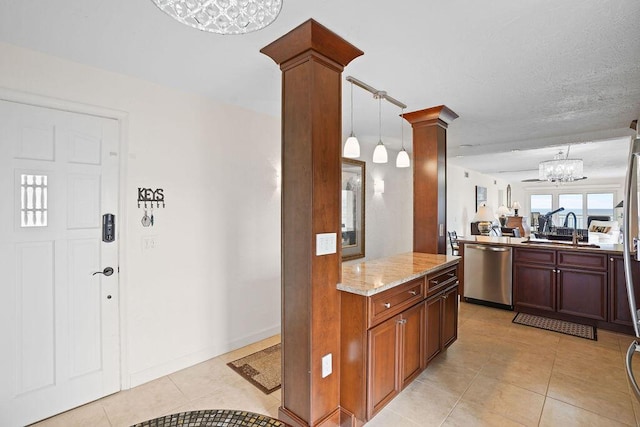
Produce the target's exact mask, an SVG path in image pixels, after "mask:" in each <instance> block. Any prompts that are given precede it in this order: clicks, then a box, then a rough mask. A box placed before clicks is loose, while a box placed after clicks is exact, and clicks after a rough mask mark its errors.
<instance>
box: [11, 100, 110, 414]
mask: <svg viewBox="0 0 640 427" xmlns="http://www.w3.org/2000/svg"><path fill="white" fill-rule="evenodd" d="M118 132H119V130H118V123H117V121H115V120H110V119H105V118H100V117H95V116H89V115H83V114H76V113H70V112H64V111H59V110H54V109H48V108H40V107H34V106H30V105H24V104H19V103H15V102H7V101H2V100H0V197H2V200H6V201H9V203H1V204H0V271H2V272H3V277H2V284H3V292H4V293H5V294H4V295H3V298H2V299H0V342H2V343H3V348H4V349H5V350H6V351H3V352H0V425H24V424H28V423H31V422H34V421H38V420H40V419H43V418H46V417H49V416H52V415H55V414H57V413H60V412H63V411H66V410H68V409H71V408H73V407H75V406H79V405H81V404H84V403H87V402H90V401H92V400H95V399H98V398H100V397H103V396H105V395H107V394H111V393H114V392H116V391H118V390H119V389H120V371H119V369H120V366H119V344H118V343H119V335H118V332H119V324H118V320H119V313H118V274H117V273H116V274H113V275H112V276H110V277H105V276H103V275H95V276H94V275H93V273H94V272H96V271H102V269H103V268H104V267H107V266H110V267H113V268H114V270H115V271H116V272H117V270H118V268H117V267H118V265H117V264H118V244H119V242H118V239H116V242H113V243H103V242H102V230H101V227H102V214H103V213H107V212H108V213H112V214H114V215H118V163H119V161H118V156H119V154H118V146H119V143H118ZM10 201H13V203H10ZM107 296H110V298H107Z"/></svg>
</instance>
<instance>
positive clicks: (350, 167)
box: [342, 158, 366, 261]
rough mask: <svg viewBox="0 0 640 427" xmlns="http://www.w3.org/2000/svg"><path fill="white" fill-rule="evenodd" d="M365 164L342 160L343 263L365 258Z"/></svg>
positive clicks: (357, 161)
mask: <svg viewBox="0 0 640 427" xmlns="http://www.w3.org/2000/svg"><path fill="white" fill-rule="evenodd" d="M365 181H366V174H365V162H361V161H359V160H353V159H345V158H343V159H342V261H347V260H350V259H357V258H363V257H364V235H365V233H364V196H365Z"/></svg>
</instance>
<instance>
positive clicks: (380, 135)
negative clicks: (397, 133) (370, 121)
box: [378, 96, 382, 142]
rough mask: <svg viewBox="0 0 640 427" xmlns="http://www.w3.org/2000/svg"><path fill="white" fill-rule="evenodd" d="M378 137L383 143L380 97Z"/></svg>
mask: <svg viewBox="0 0 640 427" xmlns="http://www.w3.org/2000/svg"><path fill="white" fill-rule="evenodd" d="M378 136H379V137H380V142H382V97H381V96H379V97H378Z"/></svg>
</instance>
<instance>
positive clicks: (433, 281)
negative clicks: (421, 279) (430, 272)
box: [429, 280, 438, 285]
mask: <svg viewBox="0 0 640 427" xmlns="http://www.w3.org/2000/svg"><path fill="white" fill-rule="evenodd" d="M429 281H430V282H431V283H432V284H434V285H437V284H438V281H437V280H429Z"/></svg>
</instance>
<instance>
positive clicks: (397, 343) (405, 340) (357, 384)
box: [338, 252, 460, 425]
mask: <svg viewBox="0 0 640 427" xmlns="http://www.w3.org/2000/svg"><path fill="white" fill-rule="evenodd" d="M459 260H460V257H457V256H451V255H436V254H426V253H419V252H409V253H405V254H399V255H394V256H391V257H387V258H381V259H377V260H372V261H365V262H360V263H346V264H343V266H342V282H341V283H340V284H339V285H338V289H339V290H340V291H342V292H341V339H340V341H341V355H340V369H341V374H340V375H341V381H340V405H341V407H342V409H343V410H344V411H348V412H349V413H350V414H351V416H352V417H354V418H355V419H356V424H355V425H362V424H364V423H365V422H366V421H368V420H370V419H371V418H372V417H373V416H374V415H375V414H376V413H377V412H378V411H379V410H380V409H382V408H383V407H384V406H385V405H386V404H387V403H389V402H390V401H391V400H392V399H393V398H394V397H395V396H396V395H397V394H398V393H399V392H400V391H401V390H402V389H404V388H405V387H406V386H407V385H408V384H409V383H410V382H411V381H412V380H413V379H415V377H417V376H418V375H419V374H420V373H421V372H422V371H423V370H424V368H425V367H426V366H427V363H428V362H429V361H430V360H431V359H433V358H434V357H435V356H437V355H438V354H439V353H440V352H441V351H442V350H444V349H445V348H446V347H448V346H449V345H451V343H453V342H454V341H455V340H456V338H457V328H458V263H459Z"/></svg>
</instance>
